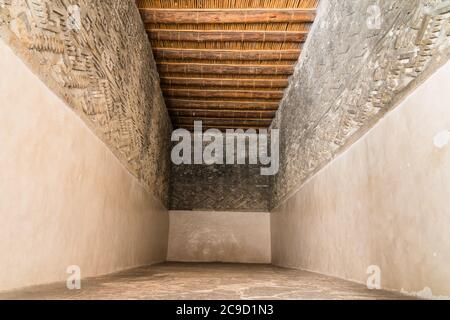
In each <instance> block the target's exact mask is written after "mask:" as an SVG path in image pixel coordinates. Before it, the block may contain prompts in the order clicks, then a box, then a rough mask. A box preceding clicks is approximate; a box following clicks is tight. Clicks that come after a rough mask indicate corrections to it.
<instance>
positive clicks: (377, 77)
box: [271, 0, 450, 208]
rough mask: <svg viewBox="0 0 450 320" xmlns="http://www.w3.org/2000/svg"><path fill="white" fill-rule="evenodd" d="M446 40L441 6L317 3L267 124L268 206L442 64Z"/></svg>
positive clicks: (446, 17) (389, 1) (449, 34)
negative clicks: (273, 166)
mask: <svg viewBox="0 0 450 320" xmlns="http://www.w3.org/2000/svg"><path fill="white" fill-rule="evenodd" d="M373 5H377V6H378V8H379V9H380V13H381V23H380V24H379V28H376V27H377V26H376V23H375V24H368V23H367V22H368V21H369V22H376V20H371V19H372V17H371V16H374V15H373V14H374V13H375V14H376V10H375V9H376V7H371V6H373ZM374 8H375V9H374ZM369 25H374V26H375V28H369ZM449 39H450V1H447V0H446V1H442V0H439V1H438V0H434V1H433V0H428V1H427V0H404V1H394V0H385V1H381V0H378V1H376V0H351V1H340V0H324V1H321V3H320V6H319V13H318V17H317V20H316V24H315V26H314V27H313V29H312V31H311V34H310V37H309V41H308V42H307V43H306V45H305V47H304V49H303V53H302V57H301V60H300V63H299V64H298V66H297V67H296V71H295V74H294V76H293V77H292V79H291V84H290V86H289V88H288V90H287V91H286V92H285V96H284V99H283V101H282V103H281V107H280V110H279V111H278V113H277V117H276V119H275V121H274V123H273V128H280V137H281V141H280V173H279V174H278V175H277V176H276V177H275V178H274V180H273V186H272V187H273V196H272V200H271V207H272V208H275V207H277V206H278V205H279V204H280V203H282V202H283V201H284V200H286V199H287V198H288V197H289V196H290V195H292V194H293V192H295V191H296V190H297V189H298V188H299V187H300V186H301V185H302V184H303V183H304V182H305V181H306V180H307V179H308V178H310V177H311V176H312V175H314V174H315V173H316V172H317V171H318V170H320V169H321V168H323V166H324V165H326V164H327V163H328V162H330V161H331V160H332V159H333V158H334V157H335V156H336V155H337V154H339V153H340V152H342V151H343V150H344V149H345V148H346V147H347V146H349V145H350V144H351V143H352V142H354V141H355V140H356V139H357V138H358V137H360V136H361V135H362V134H363V133H364V132H365V131H366V130H367V129H368V128H370V127H371V126H372V125H373V124H374V123H375V122H376V121H377V120H378V119H380V117H382V116H383V115H384V114H385V113H386V112H388V111H389V110H391V109H392V108H393V107H394V106H395V105H396V104H398V102H399V101H400V100H401V99H402V98H403V97H404V96H405V95H406V94H407V93H408V92H409V91H410V89H411V88H413V87H415V86H417V84H419V83H420V82H422V81H423V79H425V78H426V77H427V76H428V75H430V74H431V73H432V72H433V71H435V70H436V69H437V68H438V67H439V66H441V65H442V64H444V63H445V62H446V61H447V60H448V59H449V54H450V50H449Z"/></svg>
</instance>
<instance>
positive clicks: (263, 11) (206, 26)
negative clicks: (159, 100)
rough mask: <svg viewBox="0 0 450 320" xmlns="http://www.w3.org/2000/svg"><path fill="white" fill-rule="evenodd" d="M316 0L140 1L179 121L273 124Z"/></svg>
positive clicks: (186, 124)
mask: <svg viewBox="0 0 450 320" xmlns="http://www.w3.org/2000/svg"><path fill="white" fill-rule="evenodd" d="M318 2H319V0H137V5H138V8H139V10H140V13H141V16H142V19H143V21H144V24H145V26H146V29H147V32H148V35H149V39H150V41H151V44H152V47H153V52H154V56H155V60H156V63H157V67H158V71H159V74H160V78H161V88H162V90H163V94H164V97H165V100H166V105H167V108H168V110H169V113H170V116H171V119H172V123H173V125H174V128H186V129H190V130H191V129H193V124H194V121H197V120H202V121H203V127H204V129H208V128H218V129H229V128H230V129H248V128H254V129H259V128H268V127H269V126H270V124H271V122H272V120H273V118H274V116H275V112H276V110H277V109H278V106H279V103H280V100H281V99H282V97H283V91H284V89H285V88H286V87H287V85H288V78H289V76H290V75H292V73H293V72H294V66H295V64H296V63H297V61H298V58H299V56H300V52H301V47H302V43H303V42H304V41H305V40H306V37H307V35H308V32H309V30H310V27H311V24H312V23H313V22H314V19H315V16H316V8H317V5H318Z"/></svg>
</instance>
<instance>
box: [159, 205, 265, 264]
mask: <svg viewBox="0 0 450 320" xmlns="http://www.w3.org/2000/svg"><path fill="white" fill-rule="evenodd" d="M167 260H168V261H175V262H227V263H233V262H234V263H236V262H239V263H270V260H271V254H270V214H269V213H264V212H218V211H217V212H214V211H170V232H169V250H168V254H167Z"/></svg>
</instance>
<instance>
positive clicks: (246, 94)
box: [162, 88, 283, 100]
mask: <svg viewBox="0 0 450 320" xmlns="http://www.w3.org/2000/svg"><path fill="white" fill-rule="evenodd" d="M162 91H163V93H164V95H165V96H166V97H185V98H235V99H273V100H279V99H281V98H283V91H248V90H204V89H172V88H162Z"/></svg>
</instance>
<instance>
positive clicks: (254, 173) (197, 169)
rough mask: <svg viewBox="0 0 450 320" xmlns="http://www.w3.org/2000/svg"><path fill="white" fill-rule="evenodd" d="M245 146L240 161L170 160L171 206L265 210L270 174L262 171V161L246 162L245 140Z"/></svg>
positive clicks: (247, 210) (267, 206) (267, 200)
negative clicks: (202, 162)
mask: <svg viewBox="0 0 450 320" xmlns="http://www.w3.org/2000/svg"><path fill="white" fill-rule="evenodd" d="M247 141H248V140H247ZM233 143H236V140H234V141H233ZM207 145H208V142H204V143H203V147H206V146H207ZM246 148H247V149H246V150H247V153H246V159H245V163H246V164H243V165H239V164H233V165H227V164H214V165H206V164H201V165H195V164H192V165H185V164H182V165H175V164H173V163H172V168H171V179H170V209H171V210H201V211H205V210H210V211H241V212H242V211H244V212H249V211H250V212H268V210H269V199H270V193H269V192H270V178H269V177H268V176H262V175H261V172H260V168H261V165H251V164H249V157H248V156H249V155H248V150H249V148H248V144H246ZM192 150H194V149H193V147H192ZM223 152H224V155H226V145H224V151H223Z"/></svg>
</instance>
